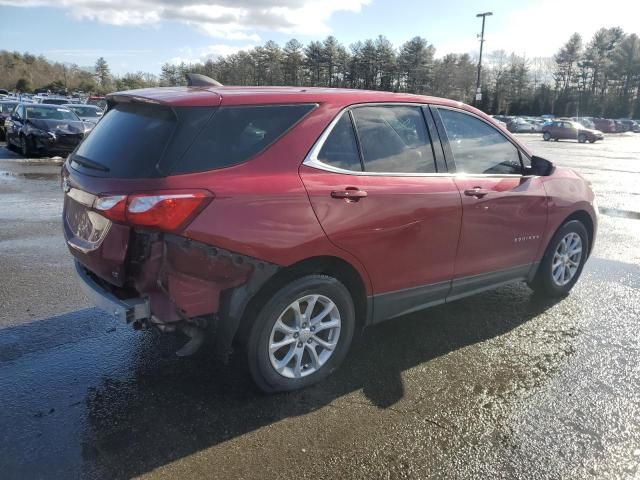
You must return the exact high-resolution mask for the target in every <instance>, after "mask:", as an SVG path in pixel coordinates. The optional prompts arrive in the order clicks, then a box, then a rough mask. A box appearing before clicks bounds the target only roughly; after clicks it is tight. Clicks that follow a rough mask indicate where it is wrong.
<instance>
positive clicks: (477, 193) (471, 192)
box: [464, 187, 489, 198]
mask: <svg viewBox="0 0 640 480" xmlns="http://www.w3.org/2000/svg"><path fill="white" fill-rule="evenodd" d="M488 193H489V190H487V189H485V188H481V187H473V188H469V189H468V190H465V191H464V194H465V195H466V196H467V197H476V198H482V197H484V196H485V195H487V194H488Z"/></svg>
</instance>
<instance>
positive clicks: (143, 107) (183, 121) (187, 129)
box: [71, 103, 315, 178]
mask: <svg viewBox="0 0 640 480" xmlns="http://www.w3.org/2000/svg"><path fill="white" fill-rule="evenodd" d="M314 106H315V105H273V106H259V107H256V106H252V107H220V108H213V107H177V108H173V109H171V108H167V107H164V106H159V105H152V104H138V103H131V104H130V103H121V104H117V105H116V106H115V107H114V108H112V109H111V110H109V111H108V112H107V113H106V114H105V115H104V117H103V118H102V120H100V122H98V124H97V126H96V127H95V128H94V129H93V131H92V132H91V134H90V135H88V136H87V138H86V139H85V140H84V141H83V142H82V143H81V144H80V146H79V147H78V149H77V150H76V152H75V153H74V155H73V156H72V157H71V162H72V163H73V164H74V167H76V168H82V169H89V170H92V171H93V172H92V173H95V174H98V175H107V176H110V177H116V178H154V177H161V176H166V175H176V174H182V173H193V172H199V171H206V170H213V169H217V168H223V167H228V166H231V165H236V164H238V163H241V162H244V161H246V160H248V159H249V158H251V157H252V156H253V155H255V154H256V153H258V152H260V151H261V150H263V149H264V148H265V147H267V146H268V145H270V144H271V143H272V142H273V141H275V140H276V139H277V138H278V137H279V136H280V135H282V134H283V133H284V132H285V131H287V130H288V129H289V128H290V127H291V126H292V125H293V124H294V123H296V122H297V121H298V120H299V119H300V118H302V117H303V116H304V115H305V114H306V113H307V112H309V111H310V110H311V109H313V108H314ZM105 169H108V170H105Z"/></svg>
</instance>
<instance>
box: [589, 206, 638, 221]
mask: <svg viewBox="0 0 640 480" xmlns="http://www.w3.org/2000/svg"><path fill="white" fill-rule="evenodd" d="M598 210H599V212H600V213H601V214H602V215H607V216H609V217H620V218H633V219H634V220H640V212H634V211H631V210H620V209H618V208H607V207H600V208H599V209H598Z"/></svg>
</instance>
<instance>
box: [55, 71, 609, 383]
mask: <svg viewBox="0 0 640 480" xmlns="http://www.w3.org/2000/svg"><path fill="white" fill-rule="evenodd" d="M108 103H109V104H108V111H107V113H106V114H105V115H104V117H103V119H102V120H101V121H100V122H99V123H98V125H97V126H96V127H95V129H94V130H93V131H92V133H91V134H90V135H88V136H87V138H86V139H85V140H84V141H83V142H82V143H81V144H80V145H79V147H78V148H77V149H76V150H75V152H74V153H73V154H72V155H70V157H69V158H68V159H67V161H66V163H65V165H64V168H63V178H62V186H63V189H64V191H65V192H66V194H65V202H64V232H65V237H66V241H67V243H68V246H69V249H70V251H71V253H72V254H73V256H74V257H75V263H76V267H77V272H78V274H79V277H80V278H81V279H82V284H83V285H84V287H85V289H86V291H87V292H89V294H90V295H91V297H92V298H93V300H94V301H95V303H96V304H97V305H98V306H100V307H102V308H104V309H106V310H107V311H109V312H111V313H113V314H115V315H116V316H118V317H120V318H121V319H122V320H126V321H127V322H130V323H132V324H133V325H134V326H135V327H136V328H148V327H157V328H159V329H160V330H162V331H175V330H178V331H183V332H185V333H186V334H187V335H188V336H190V337H191V340H190V341H189V342H188V343H187V344H186V345H185V347H183V348H182V349H181V350H180V351H179V352H178V353H179V354H182V355H184V354H189V353H192V352H193V351H194V350H195V349H196V348H197V347H198V346H199V344H200V343H202V341H203V338H204V332H206V331H208V332H210V333H211V337H212V339H213V341H214V343H215V348H217V351H218V352H219V353H220V354H221V355H222V356H223V358H226V355H227V354H228V353H229V352H230V351H231V347H232V345H236V346H242V347H243V348H244V350H245V351H246V352H247V355H248V363H249V366H250V370H251V373H252V375H253V377H254V379H255V381H256V383H257V385H258V386H259V387H260V388H261V389H263V390H264V391H267V392H274V391H283V390H293V389H297V388H301V387H305V386H307V385H310V384H312V383H315V382H317V381H319V380H320V379H322V378H324V377H326V376H327V375H329V374H330V373H331V372H332V371H334V370H335V369H336V368H337V367H338V365H339V364H340V362H341V361H342V360H343V358H344V357H345V355H346V353H347V350H348V348H349V345H350V343H351V340H352V336H353V333H354V331H355V330H356V329H357V328H361V327H364V326H367V325H372V324H375V323H377V322H380V321H382V320H386V319H390V318H393V317H398V316H400V315H404V314H406V313H409V312H413V311H416V310H420V309H423V308H426V307H429V306H432V305H438V304H442V303H445V302H450V301H453V300H456V299H458V298H462V297H466V296H468V295H472V294H475V293H478V292H482V291H485V290H487V289H490V288H493V287H497V286H500V285H503V284H505V283H508V282H512V281H525V282H528V283H529V285H530V286H531V287H532V288H533V289H534V290H536V291H539V292H542V293H543V294H546V295H550V296H561V295H565V294H567V292H569V290H570V289H571V288H572V287H573V285H574V284H575V282H576V281H577V280H578V277H579V276H580V273H581V271H582V267H583V265H584V263H585V261H586V259H587V257H588V256H589V253H590V251H591V248H592V245H593V241H594V237H595V234H596V227H597V224H596V206H595V202H594V195H593V193H592V191H591V189H590V188H589V185H588V183H587V182H586V181H585V180H584V179H583V178H582V177H580V176H579V175H578V174H576V173H575V172H573V171H571V170H568V169H564V168H556V167H554V166H553V165H552V164H551V163H550V162H548V161H546V160H544V159H541V158H539V157H536V156H533V155H532V154H531V152H529V150H528V149H527V148H526V147H525V146H523V145H521V144H520V143H519V142H518V140H517V139H515V138H514V137H512V136H511V135H510V134H509V133H508V132H506V131H505V130H504V129H502V128H500V127H499V126H497V125H496V123H494V122H493V121H492V119H491V118H489V117H488V116H486V115H485V114H483V113H482V112H480V111H478V110H476V109H474V108H472V107H469V106H467V105H464V104H461V103H459V102H454V101H450V100H444V99H439V98H431V97H424V96H417V95H404V94H394V93H387V92H371V91H356V90H354V91H352V90H336V89H313V88H293V87H292V88H275V87H271V88H263V87H221V86H208V85H207V84H206V83H204V84H201V86H197V87H194V86H192V87H183V88H154V89H147V90H134V91H128V92H121V93H115V94H112V95H110V96H109V97H108Z"/></svg>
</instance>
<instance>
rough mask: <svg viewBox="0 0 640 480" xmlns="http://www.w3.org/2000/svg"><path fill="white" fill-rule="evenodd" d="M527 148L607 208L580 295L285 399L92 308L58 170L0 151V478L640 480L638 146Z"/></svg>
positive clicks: (371, 354) (356, 361) (471, 326)
mask: <svg viewBox="0 0 640 480" xmlns="http://www.w3.org/2000/svg"><path fill="white" fill-rule="evenodd" d="M522 138H523V139H524V140H525V142H526V143H528V144H529V145H530V147H531V148H532V149H533V150H534V151H535V152H536V153H538V154H539V155H541V156H543V157H546V158H549V159H551V160H553V161H555V162H556V163H558V164H559V165H567V166H572V167H574V168H576V169H578V170H579V171H580V172H581V173H582V174H583V175H584V176H585V177H586V178H587V179H589V180H590V181H591V182H592V184H593V187H594V189H595V191H596V194H597V197H598V204H599V206H600V208H601V210H602V215H601V217H600V232H599V236H598V239H597V242H596V246H595V251H594V253H593V256H592V258H591V259H590V260H589V262H588V263H587V266H586V267H585V271H584V273H583V277H582V279H581V280H580V281H579V282H578V284H577V285H576V288H575V289H574V290H573V292H572V293H571V295H570V296H569V297H567V298H566V299H563V300H562V301H559V302H557V303H550V302H548V301H545V300H543V299H540V298H537V297H536V296H534V295H533V294H532V293H531V291H530V290H529V289H528V288H527V287H526V286H524V285H511V286H508V287H504V288H501V289H499V290H496V291H494V292H490V293H486V294H483V295H480V296H476V297H472V298H468V299H465V300H462V301H459V302H456V303H453V304H449V305H446V306H440V307H436V308H433V309H430V310H427V311H424V312H420V313H416V314H413V315H410V316H407V317H404V318H401V319H397V320H394V321H390V322H387V323H385V324H381V325H379V326H377V327H375V328H371V329H369V330H367V331H366V332H365V333H364V334H363V335H362V336H361V337H360V338H359V339H358V340H357V341H356V343H355V345H354V347H353V349H352V352H351V353H350V355H349V356H348V357H347V359H346V361H345V363H344V365H343V367H342V368H341V370H340V371H339V372H337V373H336V374H335V375H334V376H332V377H331V378H330V379H328V380H327V381H325V382H324V383H322V384H321V385H318V386H315V387H313V388H310V389H308V390H305V391H302V392H296V393H291V394H283V395H276V396H271V397H267V396H264V395H261V394H259V393H258V392H257V391H256V389H255V388H254V387H253V385H252V383H251V381H250V379H249V374H248V371H247V368H246V366H245V365H244V362H243V361H242V358H241V357H240V356H236V357H234V358H233V359H232V363H231V365H230V366H228V367H226V368H222V367H220V366H218V365H217V364H216V363H215V362H214V359H213V358H212V356H211V355H210V354H208V353H207V352H206V351H205V352H202V353H201V354H199V355H197V356H195V357H192V358H187V359H184V358H183V359H180V358H176V357H175V356H174V355H173V352H174V351H175V349H176V347H178V346H179V345H181V343H182V342H183V341H184V339H182V338H179V337H173V336H161V335H158V334H155V333H153V332H135V331H133V330H131V329H130V328H129V327H127V326H125V325H122V324H119V323H118V322H116V321H115V320H114V319H112V318H110V317H109V316H106V315H104V314H102V313H100V312H99V311H98V310H96V309H94V308H91V307H90V305H89V304H88V303H87V302H86V300H85V299H84V297H83V296H82V294H81V293H80V292H79V291H78V289H77V287H76V284H75V280H74V278H73V273H72V266H71V261H70V257H69V254H68V253H67V252H66V248H65V246H64V242H63V240H62V235H61V229H60V228H61V227H60V212H61V206H60V201H61V197H62V194H61V192H60V190H59V180H58V173H59V168H60V167H59V165H56V164H55V163H56V162H51V161H48V160H47V159H38V160H37V161H33V162H32V161H25V160H23V159H21V158H20V157H19V156H17V155H15V154H13V153H11V152H8V151H7V150H6V149H4V148H3V147H2V146H0V271H1V272H2V274H3V277H2V279H0V472H1V473H0V478H2V479H13V478H20V479H21V478H30V479H31V478H130V477H137V476H142V477H146V478H261V479H263V478H362V479H365V478H366V479H370V478H535V479H547V478H548V479H557V478H639V477H640V361H639V360H640V219H638V217H639V216H640V135H636V136H633V135H621V136H608V137H607V139H606V140H605V141H604V142H602V143H596V144H594V145H582V144H577V143H570V142H558V143H555V142H552V143H547V142H543V141H542V140H541V138H539V137H538V136H537V135H535V136H522ZM57 163H59V162H57Z"/></svg>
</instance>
